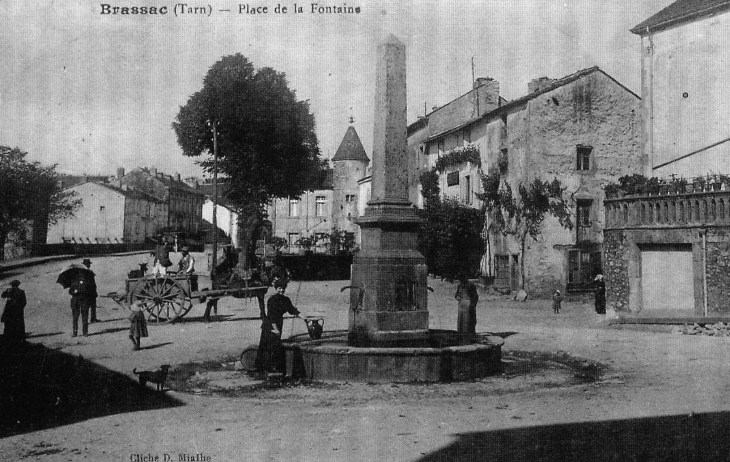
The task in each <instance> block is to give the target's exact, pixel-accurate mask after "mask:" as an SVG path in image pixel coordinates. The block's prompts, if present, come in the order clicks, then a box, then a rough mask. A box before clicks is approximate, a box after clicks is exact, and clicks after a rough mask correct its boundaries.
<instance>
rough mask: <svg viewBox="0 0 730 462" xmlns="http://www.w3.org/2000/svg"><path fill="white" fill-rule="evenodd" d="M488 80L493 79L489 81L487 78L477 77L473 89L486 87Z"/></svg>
mask: <svg viewBox="0 0 730 462" xmlns="http://www.w3.org/2000/svg"><path fill="white" fill-rule="evenodd" d="M490 80H493V79H490V78H489V77H477V79H476V80H475V81H474V88H477V87H481V86H482V85H486V84H487V83H488V82H489V81H490Z"/></svg>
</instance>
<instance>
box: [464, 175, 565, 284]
mask: <svg viewBox="0 0 730 462" xmlns="http://www.w3.org/2000/svg"><path fill="white" fill-rule="evenodd" d="M481 180H482V191H483V192H481V193H478V194H477V197H478V198H479V199H481V200H482V203H483V204H484V208H485V210H486V212H487V213H489V218H490V220H489V228H488V230H489V231H490V232H499V233H502V234H504V235H507V234H511V235H514V236H515V238H516V239H517V241H518V242H519V243H520V246H521V249H522V255H521V273H522V284H521V286H522V288H523V289H524V288H525V250H526V245H525V244H526V240H527V237H528V236H530V237H532V239H534V240H537V239H538V237H539V236H540V234H541V233H542V224H543V222H544V221H545V218H546V217H547V216H548V215H551V216H553V217H555V218H556V219H557V220H558V222H559V223H560V225H561V226H562V227H563V228H565V229H573V221H572V219H571V216H572V214H571V211H570V203H569V200H568V199H566V198H565V194H564V193H565V187H563V185H562V184H561V183H560V181H559V180H558V179H557V178H554V179H553V180H552V181H543V180H541V179H540V178H535V179H533V180H532V181H531V182H529V183H527V184H524V183H519V184H518V186H517V194H515V193H514V192H513V190H512V186H511V185H510V184H509V183H508V182H507V181H506V180H504V179H503V178H502V176H501V175H500V173H499V172H498V171H492V172H490V173H488V174H486V175H485V174H483V175H482V178H481Z"/></svg>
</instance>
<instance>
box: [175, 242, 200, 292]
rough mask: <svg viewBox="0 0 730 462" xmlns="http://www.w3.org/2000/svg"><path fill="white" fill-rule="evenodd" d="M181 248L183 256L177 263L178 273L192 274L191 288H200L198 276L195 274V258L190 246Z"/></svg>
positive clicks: (193, 289)
mask: <svg viewBox="0 0 730 462" xmlns="http://www.w3.org/2000/svg"><path fill="white" fill-rule="evenodd" d="M180 250H181V251H182V258H180V261H179V262H178V263H177V268H178V273H177V274H184V275H187V276H190V290H192V291H193V292H195V291H197V290H198V276H197V275H196V274H195V259H194V258H193V256H192V255H190V247H188V246H185V247H183V248H182V249H180Z"/></svg>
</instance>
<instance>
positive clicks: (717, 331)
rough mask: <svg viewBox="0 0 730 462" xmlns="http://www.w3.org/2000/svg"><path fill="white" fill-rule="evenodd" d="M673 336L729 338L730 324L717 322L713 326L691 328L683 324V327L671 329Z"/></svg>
mask: <svg viewBox="0 0 730 462" xmlns="http://www.w3.org/2000/svg"><path fill="white" fill-rule="evenodd" d="M672 333H673V334H683V335H710V336H713V337H730V324H725V323H724V322H717V323H715V324H697V323H694V324H692V325H691V326H690V325H688V324H685V325H683V326H675V327H674V328H672Z"/></svg>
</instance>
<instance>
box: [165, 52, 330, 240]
mask: <svg viewBox="0 0 730 462" xmlns="http://www.w3.org/2000/svg"><path fill="white" fill-rule="evenodd" d="M213 127H215V129H216V132H217V142H218V172H219V173H220V174H221V176H222V179H221V183H223V184H222V190H223V191H225V197H226V198H227V199H228V201H229V202H230V203H231V204H232V205H233V206H234V208H236V211H237V212H239V216H240V217H241V227H242V229H243V236H242V243H243V245H244V248H245V249H248V248H249V247H250V242H251V235H252V233H253V231H254V229H255V228H256V227H257V226H258V224H259V222H260V220H261V219H262V218H263V217H264V216H265V207H266V204H268V203H269V201H271V200H272V199H275V198H287V197H292V198H297V197H299V196H300V195H301V194H302V192H304V191H306V190H313V189H315V188H316V187H317V186H318V181H319V179H320V178H321V172H322V170H323V169H324V168H325V166H326V161H324V160H323V159H321V157H320V153H319V147H318V141H317V135H316V133H315V121H314V115H312V114H311V113H310V112H309V103H308V102H307V101H298V100H297V98H296V94H295V92H294V91H293V90H291V89H290V88H289V86H288V82H287V80H286V76H285V74H283V73H281V72H277V71H275V70H274V69H271V68H268V67H264V68H261V69H258V70H257V69H255V68H254V66H253V64H252V63H251V62H250V61H248V59H247V58H245V57H244V56H242V55H241V54H235V55H231V56H225V57H223V58H222V59H221V60H220V61H218V62H216V63H215V64H213V66H211V68H210V70H209V71H208V73H207V75H206V76H205V78H204V80H203V88H202V89H201V90H200V91H198V92H196V93H195V94H193V95H192V96H191V97H190V98H189V99H188V101H187V103H186V104H185V106H182V107H181V108H180V111H179V113H178V115H177V117H176V118H175V121H174V122H173V124H172V128H173V130H174V131H175V134H176V135H177V141H178V144H179V145H180V147H181V148H182V151H183V154H184V155H186V156H192V157H195V156H200V155H205V156H206V158H205V159H204V160H202V161H199V162H198V163H199V164H200V165H201V166H202V167H203V168H204V169H205V171H206V172H209V173H211V172H213V168H214V165H213V152H214V141H213V135H212V133H213V132H212V129H213Z"/></svg>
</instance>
